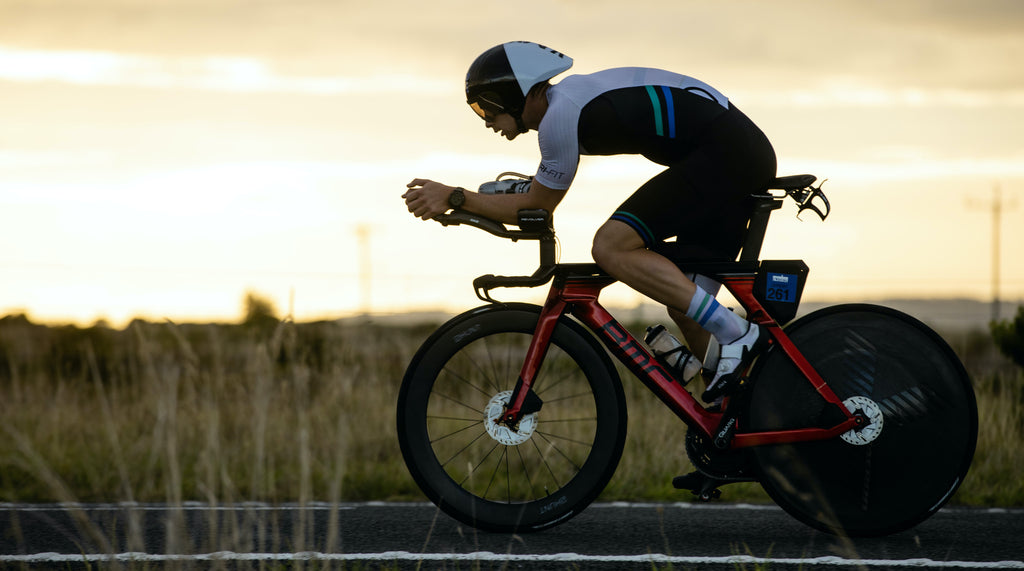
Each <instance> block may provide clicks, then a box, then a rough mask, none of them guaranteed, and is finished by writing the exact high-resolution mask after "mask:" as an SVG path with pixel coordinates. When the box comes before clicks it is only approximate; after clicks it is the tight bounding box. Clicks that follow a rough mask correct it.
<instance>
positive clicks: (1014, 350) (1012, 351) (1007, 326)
mask: <svg viewBox="0 0 1024 571" xmlns="http://www.w3.org/2000/svg"><path fill="white" fill-rule="evenodd" d="M991 328H992V339H993V340H994V341H995V343H996V346H997V347H999V351H1000V352H1002V354H1003V355H1006V356H1007V357H1009V358H1010V359H1012V360H1013V362H1014V363H1016V364H1017V365H1018V366H1019V367H1022V368H1024V305H1022V306H1020V307H1018V308H1017V316H1016V317H1014V318H1013V320H1011V321H993V322H992V325H991Z"/></svg>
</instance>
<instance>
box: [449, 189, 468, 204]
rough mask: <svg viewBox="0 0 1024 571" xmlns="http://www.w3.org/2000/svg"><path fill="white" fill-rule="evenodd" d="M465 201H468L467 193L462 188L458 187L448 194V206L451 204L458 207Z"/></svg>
mask: <svg viewBox="0 0 1024 571" xmlns="http://www.w3.org/2000/svg"><path fill="white" fill-rule="evenodd" d="M464 202H466V195H465V194H464V191H463V190H462V189H461V188H456V189H455V190H453V191H452V193H451V194H449V195H448V206H451V207H452V208H458V207H460V206H462V204H463V203H464Z"/></svg>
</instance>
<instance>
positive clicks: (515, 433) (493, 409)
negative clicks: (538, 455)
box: [484, 391, 537, 446]
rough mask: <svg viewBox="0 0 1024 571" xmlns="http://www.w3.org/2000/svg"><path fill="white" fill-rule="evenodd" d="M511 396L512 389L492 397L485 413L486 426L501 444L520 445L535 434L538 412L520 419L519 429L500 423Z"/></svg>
mask: <svg viewBox="0 0 1024 571" xmlns="http://www.w3.org/2000/svg"><path fill="white" fill-rule="evenodd" d="M511 397H512V391H502V392H500V393H498V394H496V395H494V397H492V398H491V400H490V402H488V403H487V407H486V408H485V409H484V415H485V416H486V418H485V419H484V426H485V427H486V428H487V434H490V435H491V438H493V439H495V440H497V441H498V442H500V443H501V444H504V445H505V446H518V445H520V444H522V443H523V442H526V441H527V440H529V439H530V437H531V436H533V431H534V430H536V429H537V413H535V412H534V413H530V414H527V415H524V416H523V418H522V420H520V421H519V426H518V427H517V428H518V430H512V429H511V428H509V427H508V426H505V425H504V424H501V423H499V422H498V420H499V419H500V418H501V417H502V415H503V414H504V413H505V406H506V405H508V402H509V400H510V399H511Z"/></svg>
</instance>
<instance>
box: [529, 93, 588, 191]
mask: <svg viewBox="0 0 1024 571" xmlns="http://www.w3.org/2000/svg"><path fill="white" fill-rule="evenodd" d="M558 107H564V106H558ZM565 111H566V110H565V109H559V108H556V107H555V106H552V107H551V108H549V110H548V113H546V114H545V115H544V119H543V120H541V124H540V128H539V129H538V130H537V144H538V145H539V146H540V166H538V167H537V174H536V175H534V179H535V180H536V181H537V182H539V183H541V184H543V185H544V186H546V187H548V188H552V189H555V190H566V189H568V188H569V186H570V185H571V184H572V179H573V178H575V176H576V168H577V167H578V166H579V164H580V144H579V140H578V138H577V128H578V119H579V112H578V111H577V112H576V113H573V112H572V110H569V112H568V113H566V112H565Z"/></svg>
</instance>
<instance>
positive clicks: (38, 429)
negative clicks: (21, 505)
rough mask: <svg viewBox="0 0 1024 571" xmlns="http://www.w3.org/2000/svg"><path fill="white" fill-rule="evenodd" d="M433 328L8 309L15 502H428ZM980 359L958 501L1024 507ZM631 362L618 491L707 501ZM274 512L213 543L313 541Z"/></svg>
mask: <svg viewBox="0 0 1024 571" xmlns="http://www.w3.org/2000/svg"><path fill="white" fill-rule="evenodd" d="M432 328H433V327H432V326H429V325H425V326H418V327H412V326H410V327H398V326H384V325H379V324H374V323H372V322H364V323H338V322H323V323H307V324H294V323H289V322H284V323H275V324H273V326H270V327H246V326H240V325H216V324H205V325H175V324H168V323H164V324H154V323H145V322H135V323H133V324H132V325H131V326H129V327H128V328H127V329H125V330H123V331H118V330H112V329H107V328H103V327H93V328H89V329H76V328H59V327H44V326H40V325H35V324H32V323H29V322H28V321H27V320H25V319H23V318H21V319H18V318H5V319H2V320H0V415H2V418H3V422H2V423H0V426H2V434H3V435H4V438H2V439H0V501H9V502H53V501H59V502H73V501H104V502H127V503H130V502H163V503H170V504H171V505H174V506H183V505H184V503H185V502H187V501H202V502H205V503H208V504H211V505H220V504H227V503H231V504H238V503H241V502H270V503H283V502H297V503H301V504H307V503H309V502H312V501H329V502H331V503H332V504H337V503H339V502H343V501H357V500H371V499H372V500H393V499H401V500H410V499H415V500H419V499H422V495H421V494H420V492H419V491H418V490H417V489H416V487H415V485H414V483H413V482H412V480H411V478H410V477H409V475H408V472H407V470H406V469H405V466H404V463H403V462H402V459H401V456H400V454H399V451H398V445H397V441H396V436H395V429H394V423H395V420H394V414H395V398H396V394H397V389H398V386H399V383H400V381H401V378H402V375H403V373H404V369H405V366H406V364H407V363H408V362H409V360H410V359H411V357H412V354H413V352H414V351H415V350H416V348H417V347H418V345H419V344H420V343H421V342H422V340H423V339H424V338H425V337H426V336H427V334H428V333H429V332H430V331H431V330H432ZM965 362H968V363H971V362H980V361H976V360H975V361H972V360H971V359H970V358H965ZM971 372H972V375H973V377H974V378H975V383H976V388H977V393H978V402H979V411H980V413H981V419H982V421H981V427H980V435H979V444H978V452H977V454H976V458H975V463H974V466H973V468H972V470H971V473H970V475H969V477H968V479H967V481H966V482H965V484H964V486H963V487H962V488H961V492H960V493H959V494H958V496H957V497H956V498H955V499H954V502H968V503H972V504H978V505H1002V506H1006V505H1024V483H1022V481H1021V479H1020V478H1019V477H1018V475H1017V468H1018V467H1019V466H1020V465H1024V419H1022V410H1024V388H1022V387H1024V378H1022V375H1021V373H1020V372H1019V371H1018V372H1011V373H1007V372H1006V371H1005V370H998V371H996V370H988V369H981V370H977V369H974V370H972V371H971ZM620 374H621V376H622V379H623V383H624V386H625V388H626V394H627V400H628V404H629V418H630V424H629V435H628V440H627V443H626V449H625V455H624V457H623V460H622V462H621V464H620V467H619V470H618V471H617V473H616V475H615V477H614V478H613V480H612V482H611V483H610V485H609V486H608V489H607V490H606V492H605V494H604V496H603V498H604V499H628V500H683V501H689V500H691V499H692V497H691V496H689V494H687V493H681V492H679V491H677V490H675V489H673V488H672V487H671V479H672V477H674V476H677V475H680V474H683V473H686V472H687V471H689V470H691V469H692V468H691V466H690V465H689V463H688V461H687V460H686V453H685V426H684V425H683V424H682V423H680V422H679V420H678V419H676V418H675V417H674V416H673V415H672V414H671V413H670V412H669V411H668V409H666V408H665V407H664V406H663V405H662V404H661V403H660V402H659V401H658V400H657V399H656V398H655V397H654V396H653V395H651V394H650V393H649V392H648V391H647V390H646V389H645V388H644V387H643V386H642V385H641V384H640V383H639V382H638V381H637V380H636V379H635V378H633V377H632V376H631V375H630V374H629V373H627V372H625V371H620ZM725 497H726V498H727V499H732V500H741V501H767V497H766V495H765V494H764V492H763V491H762V490H761V489H760V487H759V486H757V485H756V484H737V485H730V486H729V487H727V488H725ZM222 517H224V516H222V515H217V516H211V518H222ZM258 517H266V516H265V515H260V514H257V513H255V512H253V513H249V514H247V515H246V516H245V518H248V521H246V520H245V519H244V518H243V519H241V520H238V521H223V520H220V519H211V520H210V521H209V522H207V523H208V524H209V529H210V533H209V537H208V538H207V541H208V542H209V543H210V545H208V546H202V547H219V548H226V546H224V545H223V543H224V541H225V539H224V538H225V537H228V538H230V543H231V546H233V547H234V546H237V548H239V549H261V550H262V549H273V548H276V547H278V546H279V545H278V544H279V543H280V542H282V541H285V542H288V543H289V545H292V546H305V547H310V546H311V543H310V542H311V541H312V538H311V536H310V535H309V531H310V529H309V528H310V527H311V526H310V525H309V523H310V522H309V521H308V520H305V519H303V520H302V521H300V522H299V525H297V526H295V528H296V532H295V535H294V537H289V538H279V537H276V536H274V537H270V536H260V535H255V534H254V532H253V531H251V530H253V529H256V528H258V529H264V527H263V526H253V525H249V524H250V523H251V522H252V521H254V520H255V519H256V518H258ZM304 517H305V516H304ZM184 522H185V518H184V512H183V510H179V511H178V513H177V514H176V515H175V517H174V518H172V520H171V523H170V524H169V526H168V530H167V532H168V539H169V541H172V543H174V544H176V545H178V546H179V547H181V546H182V544H183V543H184V542H186V541H189V540H188V539H187V536H186V535H185V534H184V531H185V530H184V527H183V526H184ZM139 523H140V522H139V520H133V523H131V525H135V526H137V525H139ZM329 524H330V525H331V526H332V529H331V533H329V534H328V537H329V541H332V542H334V543H332V545H331V547H332V548H340V547H343V546H342V545H340V543H339V541H340V540H338V538H339V537H340V536H341V533H342V532H344V530H343V529H341V523H340V519H339V518H338V516H337V513H336V510H335V511H334V512H333V513H332V514H331V516H330V519H329ZM83 525H85V524H84V523H83ZM140 533H141V532H140V531H139V530H136V529H132V530H131V531H130V533H129V539H128V544H129V545H128V546H127V547H133V546H136V545H137V544H138V542H141V536H140ZM215 543H216V544H217V545H216V546H215V545H214V544H215ZM192 547H199V546H192Z"/></svg>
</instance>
